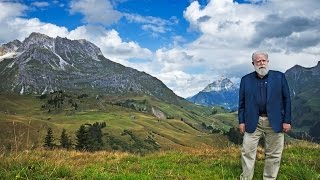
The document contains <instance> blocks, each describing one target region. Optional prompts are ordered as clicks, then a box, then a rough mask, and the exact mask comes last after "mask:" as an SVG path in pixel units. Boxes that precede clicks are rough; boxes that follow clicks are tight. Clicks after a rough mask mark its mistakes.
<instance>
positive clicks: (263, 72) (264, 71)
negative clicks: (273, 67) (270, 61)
mask: <svg viewBox="0 0 320 180" xmlns="http://www.w3.org/2000/svg"><path fill="white" fill-rule="evenodd" d="M254 70H255V71H256V72H257V73H258V74H259V75H260V76H265V75H267V74H268V72H269V67H268V65H266V66H265V67H259V66H254Z"/></svg>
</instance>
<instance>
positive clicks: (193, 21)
mask: <svg viewBox="0 0 320 180" xmlns="http://www.w3.org/2000/svg"><path fill="white" fill-rule="evenodd" d="M319 7H320V1H318V0H305V1H301V0H291V1H280V0H238V1H233V0H211V1H210V0H198V1H197V0H70V1H65V0H53V1H42V0H10V1H8V0H0V26H1V29H0V44H3V43H7V42H9V41H12V40H14V39H19V40H21V41H23V40H24V39H25V38H26V37H28V36H29V34H30V33H31V32H40V33H44V34H47V35H49V36H51V37H56V36H60V37H67V38H69V39H87V40H89V41H91V42H93V43H94V44H96V45H97V46H98V47H100V49H101V51H102V52H103V54H104V56H105V57H107V58H109V59H111V60H113V61H115V62H118V63H121V64H123V65H125V66H129V67H132V68H135V69H137V70H139V71H145V72H147V73H149V74H151V75H152V76H155V77H157V78H158V79H160V80H162V81H163V82H164V83H165V84H166V85H167V86H168V87H169V88H171V89H172V90H173V91H174V92H175V93H176V94H178V95H180V96H182V97H188V96H191V95H194V94H196V93H197V92H199V91H200V90H202V89H204V88H205V86H206V85H207V84H209V83H211V82H212V81H214V80H215V79H217V78H219V77H220V76H226V77H228V78H231V79H232V80H233V81H234V82H236V83H237V82H239V79H240V78H241V76H243V75H245V74H246V73H249V72H251V71H252V70H253V67H252V65H251V63H250V61H251V59H250V57H251V54H252V53H253V52H254V51H256V50H263V51H267V52H269V57H270V66H271V69H275V70H279V71H282V72H285V70H287V69H288V68H290V67H292V66H294V65H295V64H299V65H302V66H305V67H311V66H314V65H316V63H317V61H318V60H319V55H320V36H319V33H320V32H319V31H320V11H319V10H318V9H319Z"/></svg>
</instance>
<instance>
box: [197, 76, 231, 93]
mask: <svg viewBox="0 0 320 180" xmlns="http://www.w3.org/2000/svg"><path fill="white" fill-rule="evenodd" d="M235 88H236V87H235V85H234V83H233V82H232V81H231V80H230V79H228V78H226V77H224V76H222V77H220V78H219V79H217V80H215V81H213V82H212V83H210V84H208V85H207V86H206V87H205V88H204V89H203V90H202V92H212V91H215V92H219V91H228V90H232V89H235Z"/></svg>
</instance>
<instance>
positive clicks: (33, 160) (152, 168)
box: [0, 143, 320, 180]
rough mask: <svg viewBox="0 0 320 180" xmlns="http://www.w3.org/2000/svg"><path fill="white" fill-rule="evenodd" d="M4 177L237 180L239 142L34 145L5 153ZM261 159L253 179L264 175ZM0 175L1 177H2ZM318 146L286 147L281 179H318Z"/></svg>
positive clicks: (1, 169) (1, 171)
mask: <svg viewBox="0 0 320 180" xmlns="http://www.w3.org/2000/svg"><path fill="white" fill-rule="evenodd" d="M0 161H1V164H0V177H1V178H2V179H238V177H239V175H240V173H241V164H240V147H228V148H212V147H201V148H198V149H196V148H184V149H180V150H179V149H176V150H170V151H161V152H156V153H152V154H146V155H144V156H141V155H135V154H129V153H123V152H106V151H102V152H96V153H87V152H76V151H63V150H53V151H43V150H34V151H27V152H18V153H2V155H1V156H0ZM263 165H264V160H263V157H262V158H258V159H257V161H256V167H255V176H254V179H261V178H262V171H263ZM1 178H0V179H1ZM319 178H320V146H319V145H315V144H311V143H299V144H295V145H289V146H286V147H285V150H284V155H283V158H282V163H281V168H280V171H279V176H278V179H280V180H286V179H299V180H300V179H319Z"/></svg>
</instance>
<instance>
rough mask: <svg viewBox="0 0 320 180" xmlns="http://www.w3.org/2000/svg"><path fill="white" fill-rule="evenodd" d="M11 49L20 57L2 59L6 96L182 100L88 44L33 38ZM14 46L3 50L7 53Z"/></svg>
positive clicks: (0, 67) (2, 87)
mask: <svg viewBox="0 0 320 180" xmlns="http://www.w3.org/2000/svg"><path fill="white" fill-rule="evenodd" d="M8 44H11V45H10V47H11V48H9V49H11V50H12V51H15V52H14V53H16V55H14V56H10V57H9V56H7V55H8V54H9V53H8V50H6V51H4V53H6V54H4V55H3V56H0V79H1V80H2V81H0V92H14V93H20V94H31V93H32V94H44V93H48V92H51V91H56V90H63V91H67V92H74V93H86V94H95V95H96V94H109V95H127V94H131V95H132V94H133V95H148V96H153V97H156V98H158V99H162V100H165V101H168V102H172V103H177V102H179V101H180V100H182V99H181V98H180V97H178V96H177V95H175V94H174V93H173V91H172V90H170V89H169V88H167V87H166V86H165V85H164V84H163V83H162V82H161V81H160V80H158V79H157V78H154V77H152V76H150V75H149V74H146V73H143V72H140V71H137V70H135V69H132V68H129V67H125V66H123V65H121V64H118V63H115V62H112V61H111V60H109V59H107V58H105V57H104V56H103V54H102V52H101V50H100V49H99V48H98V47H97V46H96V45H94V44H93V43H91V42H89V41H87V40H83V39H82V40H70V39H67V38H61V37H56V38H52V37H49V36H47V35H44V34H40V33H32V34H30V36H29V37H27V38H26V39H25V40H24V41H23V42H22V43H21V42H19V41H13V42H10V43H8ZM8 44H7V45H6V46H5V45H2V46H0V49H1V48H2V49H6V48H7V47H9V45H8ZM13 45H15V46H13ZM7 49H8V48H7ZM4 56H6V58H4ZM1 58H2V59H1Z"/></svg>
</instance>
